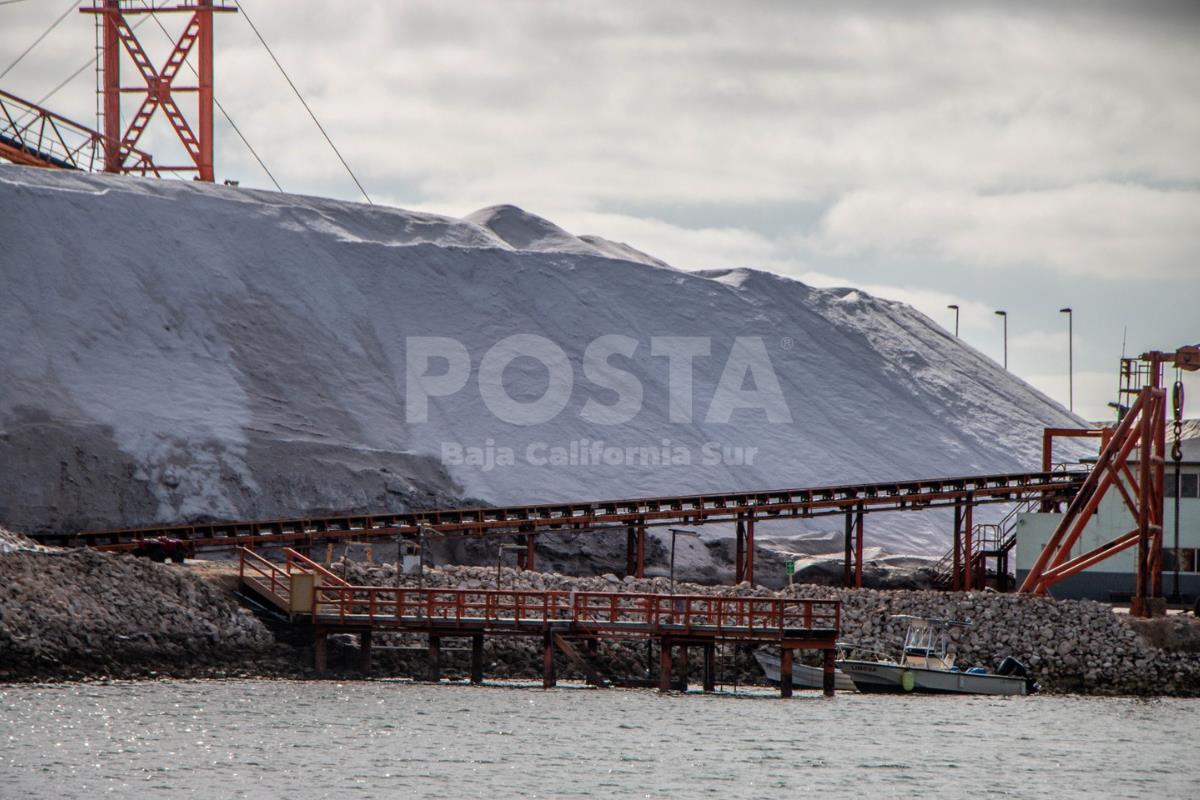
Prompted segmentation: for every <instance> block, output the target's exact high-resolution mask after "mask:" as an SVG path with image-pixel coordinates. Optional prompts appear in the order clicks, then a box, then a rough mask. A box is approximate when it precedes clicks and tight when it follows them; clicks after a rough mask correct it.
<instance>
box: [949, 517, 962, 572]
mask: <svg viewBox="0 0 1200 800" xmlns="http://www.w3.org/2000/svg"><path fill="white" fill-rule="evenodd" d="M950 586H951V588H952V589H954V591H956V592H957V591H960V590H961V589H962V502H961V501H959V500H956V501H954V572H953V579H952V580H951V584H950Z"/></svg>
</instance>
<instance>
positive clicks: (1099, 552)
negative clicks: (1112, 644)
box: [1020, 345, 1200, 616]
mask: <svg viewBox="0 0 1200 800" xmlns="http://www.w3.org/2000/svg"><path fill="white" fill-rule="evenodd" d="M1168 366H1171V367H1175V368H1176V369H1178V370H1187V371H1195V370H1198V369H1200V345H1193V346H1186V347H1181V348H1179V349H1178V350H1176V351H1175V352H1162V351H1158V350H1154V351H1151V352H1148V353H1143V354H1142V355H1141V356H1140V357H1139V358H1137V359H1123V360H1122V363H1121V379H1122V386H1121V394H1122V397H1130V398H1134V399H1133V401H1132V403H1131V405H1129V406H1128V408H1125V407H1122V408H1121V420H1120V422H1119V423H1118V424H1117V426H1116V428H1114V429H1111V430H1109V431H1105V433H1104V436H1103V439H1102V444H1101V448H1100V455H1099V456H1098V457H1097V459H1096V465H1095V467H1094V468H1093V469H1092V471H1091V474H1090V475H1088V477H1087V479H1086V480H1085V481H1084V483H1083V486H1081V487H1080V489H1079V492H1078V493H1077V494H1076V495H1075V497H1074V498H1073V499H1072V500H1071V502H1070V504H1069V505H1068V507H1067V510H1066V513H1064V514H1063V518H1062V520H1061V521H1060V522H1059V524H1058V526H1057V527H1056V528H1055V530H1054V533H1053V534H1052V535H1051V537H1050V540H1049V541H1048V542H1047V543H1046V546H1045V548H1043V550H1042V552H1041V554H1040V555H1039V556H1038V559H1037V561H1036V562H1035V563H1034V565H1033V568H1032V569H1031V570H1030V571H1029V574H1028V575H1027V576H1026V577H1025V580H1024V582H1023V583H1022V584H1021V587H1020V591H1022V592H1027V593H1032V594H1045V593H1046V592H1047V591H1048V590H1049V589H1050V587H1051V586H1053V585H1054V584H1055V583H1058V582H1059V581H1061V580H1064V579H1066V578H1069V577H1071V576H1072V575H1075V574H1077V573H1079V572H1082V571H1083V570H1085V569H1087V568H1088V567H1090V566H1092V565H1094V564H1098V563H1100V562H1101V561H1104V560H1105V559H1107V558H1109V557H1110V556H1113V555H1115V554H1116V553H1119V552H1122V551H1124V550H1126V549H1128V548H1130V547H1137V559H1136V564H1137V566H1136V577H1135V582H1134V592H1133V596H1132V599H1131V602H1130V613H1132V614H1134V615H1136V616H1153V615H1155V614H1159V613H1162V612H1163V611H1164V610H1165V606H1166V603H1165V599H1164V598H1163V591H1162V568H1163V494H1164V493H1163V479H1164V472H1165V467H1166V450H1167V448H1166V442H1167V390H1166V389H1165V388H1164V386H1163V369H1164V367H1168ZM1173 394H1174V401H1173V405H1174V409H1173V411H1174V421H1175V425H1176V431H1177V432H1178V426H1179V423H1180V420H1182V417H1183V384H1182V382H1179V381H1176V383H1175V387H1174V392H1173ZM1172 458H1174V459H1175V460H1176V461H1178V460H1179V459H1180V458H1181V454H1180V451H1179V445H1178V435H1177V436H1176V442H1175V447H1174V448H1173V452H1172ZM1131 464H1133V465H1134V468H1135V469H1136V474H1135V471H1134V468H1131V466H1130V465H1131ZM1109 491H1116V492H1119V493H1120V495H1121V499H1122V500H1123V501H1124V503H1125V505H1126V507H1127V508H1128V509H1129V511H1130V513H1131V514H1132V515H1133V518H1134V519H1135V520H1136V525H1135V526H1134V527H1133V528H1132V529H1131V530H1129V531H1128V532H1126V533H1124V534H1122V535H1120V536H1118V537H1117V538H1115V539H1112V540H1110V541H1108V542H1105V543H1103V544H1101V545H1100V546H1099V547H1096V548H1094V549H1092V550H1090V551H1088V552H1086V553H1080V554H1079V555H1075V556H1072V555H1071V551H1072V548H1073V547H1074V546H1075V545H1076V543H1077V542H1078V541H1079V538H1080V536H1081V535H1082V534H1083V530H1084V528H1085V527H1086V526H1087V524H1088V522H1089V521H1090V520H1091V519H1092V517H1093V516H1094V515H1095V514H1096V510H1097V508H1098V507H1099V505H1100V501H1101V500H1102V499H1103V498H1104V496H1105V495H1106V494H1107V493H1108V492H1109Z"/></svg>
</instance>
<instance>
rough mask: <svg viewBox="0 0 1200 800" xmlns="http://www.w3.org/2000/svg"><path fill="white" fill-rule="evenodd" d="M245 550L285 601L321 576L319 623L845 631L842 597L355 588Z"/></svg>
mask: <svg viewBox="0 0 1200 800" xmlns="http://www.w3.org/2000/svg"><path fill="white" fill-rule="evenodd" d="M240 553H241V562H240V566H239V574H240V576H241V579H242V581H243V582H246V583H252V584H253V585H255V586H256V587H258V588H259V589H261V590H262V591H264V592H268V593H270V594H271V595H272V596H273V597H274V598H275V599H276V600H277V601H278V602H279V603H280V604H281V605H283V606H289V605H290V602H291V576H292V575H293V574H296V573H307V574H315V575H317V576H318V577H319V580H317V581H314V585H313V587H312V605H311V609H312V611H311V617H312V620H313V621H314V622H318V621H320V622H331V621H337V622H339V623H343V624H345V623H356V624H368V625H376V624H378V625H393V624H399V625H402V626H409V627H411V626H413V625H422V624H437V625H438V626H441V627H446V626H450V627H454V626H457V627H471V628H478V627H480V626H484V627H487V626H493V627H510V628H512V627H520V626H526V627H528V626H530V625H533V626H537V625H545V626H549V625H550V624H551V623H556V622H565V623H572V625H573V627H575V628H576V629H578V630H586V631H588V632H594V633H605V632H613V633H615V632H621V633H623V634H630V633H633V634H651V635H658V634H663V633H675V634H686V633H688V632H689V631H695V632H704V633H705V634H717V635H721V636H761V635H763V634H767V635H779V636H780V637H782V636H784V635H785V634H786V633H790V632H795V631H814V630H840V628H841V603H840V602H839V601H837V600H808V599H791V598H776V597H770V598H762V597H718V596H710V595H689V594H651V593H632V592H569V591H538V590H520V589H443V588H429V589H426V588H409V587H392V586H355V585H352V584H350V583H348V582H346V580H344V579H343V578H341V577H339V576H337V575H335V574H334V573H332V572H330V571H329V570H328V569H326V568H325V567H323V566H321V565H320V564H318V563H316V562H315V561H313V560H312V559H310V558H307V557H305V556H303V555H301V554H300V553H298V552H296V551H295V550H292V549H291V548H287V549H285V550H284V554H285V560H284V562H283V564H277V563H275V562H272V561H269V560H267V559H265V558H263V557H262V556H260V555H258V554H257V553H255V552H254V551H252V550H249V549H247V548H241V549H240Z"/></svg>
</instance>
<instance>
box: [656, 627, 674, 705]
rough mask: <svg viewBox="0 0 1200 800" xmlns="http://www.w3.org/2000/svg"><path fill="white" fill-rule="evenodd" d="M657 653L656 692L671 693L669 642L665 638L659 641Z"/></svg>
mask: <svg viewBox="0 0 1200 800" xmlns="http://www.w3.org/2000/svg"><path fill="white" fill-rule="evenodd" d="M659 644H660V646H659V651H658V690H659V691H660V692H669V691H671V640H670V639H668V638H666V637H665V636H664V637H663V638H662V640H661V641H660V643H659Z"/></svg>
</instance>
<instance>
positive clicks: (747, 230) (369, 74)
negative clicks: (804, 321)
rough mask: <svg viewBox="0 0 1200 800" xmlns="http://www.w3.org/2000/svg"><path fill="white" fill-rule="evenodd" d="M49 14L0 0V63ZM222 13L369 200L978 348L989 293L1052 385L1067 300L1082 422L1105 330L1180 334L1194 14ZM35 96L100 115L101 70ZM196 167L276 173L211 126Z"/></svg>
mask: <svg viewBox="0 0 1200 800" xmlns="http://www.w3.org/2000/svg"><path fill="white" fill-rule="evenodd" d="M67 5H68V4H67V3H63V2H59V1H58V0H22V1H19V2H9V3H7V4H0V70H2V69H3V68H4V67H6V66H8V64H9V63H10V62H11V61H12V60H13V59H15V58H16V57H17V55H18V54H19V53H20V52H21V51H22V50H23V49H24V48H25V47H26V46H27V45H28V44H29V43H30V42H32V41H33V39H34V38H36V37H37V36H38V35H39V34H40V33H42V32H43V31H44V30H45V29H46V27H47V26H48V25H49V24H50V23H51V22H53V21H54V19H55V18H56V17H57V16H58V15H59V14H61V13H62V12H63V11H64V10H65V8H66V7H67ZM242 5H243V6H244V7H245V9H246V10H247V11H248V12H250V15H251V17H252V18H253V19H254V21H255V23H256V24H257V25H258V27H259V29H260V30H261V31H262V33H263V34H264V36H265V37H266V38H267V41H268V42H269V43H270V44H271V46H272V47H273V48H274V49H275V51H276V54H277V55H278V56H279V58H280V60H281V61H282V63H283V65H284V66H285V67H286V68H287V69H288V71H289V72H290V74H291V76H292V78H293V79H294V80H295V81H296V83H297V84H298V86H299V87H300V89H301V91H302V92H304V94H305V96H306V98H307V100H308V101H309V103H310V105H311V106H312V107H313V109H314V110H315V111H316V112H317V114H318V116H319V117H320V118H321V121H322V122H323V124H324V125H325V127H326V128H327V130H328V131H329V132H330V134H331V136H332V137H333V140H334V141H335V143H337V144H338V146H339V147H340V148H341V150H342V152H343V154H344V155H345V157H346V159H347V161H348V162H349V163H350V165H351V166H352V167H353V168H354V169H355V170H356V172H357V173H358V176H359V178H360V180H361V181H362V183H363V184H364V186H365V187H366V189H367V191H368V192H369V193H370V195H371V197H372V199H373V200H375V202H377V203H387V204H391V205H398V206H403V207H406V208H414V209H424V210H430V211H436V212H439V213H447V214H452V215H455V216H460V215H463V214H466V213H468V212H470V211H472V210H474V209H476V208H478V207H481V206H485V205H491V204H495V203H513V204H516V205H519V206H522V207H523V208H525V209H527V210H529V211H531V212H534V213H537V214H540V215H542V216H545V217H548V218H550V219H552V220H553V221H555V222H557V223H558V224H560V225H562V226H563V227H565V228H567V229H568V230H570V231H572V232H574V233H581V234H582V233H593V234H599V235H601V236H605V237H608V238H611V239H616V240H620V241H625V242H628V243H629V244H631V245H633V246H635V247H637V248H639V249H642V250H645V251H647V252H649V253H652V254H654V255H656V256H659V257H661V258H664V259H666V260H668V261H670V262H671V263H673V264H675V265H677V266H680V267H684V268H709V267H728V266H751V267H760V268H764V269H769V270H773V271H776V272H780V273H783V274H786V275H790V276H794V277H796V278H799V279H800V280H804V281H806V282H809V283H814V284H820V285H852V286H857V287H862V288H865V289H867V290H869V291H871V292H874V293H876V294H879V295H882V296H886V297H891V298H895V299H899V300H904V301H907V302H910V303H912V304H914V305H915V306H916V307H917V308H919V309H921V310H922V311H924V312H925V313H927V314H929V315H930V316H932V317H933V318H934V319H935V320H937V321H938V322H939V323H941V324H943V325H945V326H947V327H948V328H950V329H953V312H951V311H949V310H947V309H946V305H947V304H949V303H957V304H959V305H960V306H961V307H962V322H961V332H962V336H963V337H964V339H966V340H967V341H968V342H970V343H971V344H972V345H974V346H975V347H978V348H979V349H981V350H983V351H984V352H986V353H988V354H989V355H992V356H993V357H995V358H996V359H997V360H1000V358H1001V327H1000V322H999V318H998V317H996V316H995V315H994V314H993V311H994V310H996V309H1006V310H1008V312H1009V325H1010V328H1009V365H1010V367H1011V368H1012V369H1013V370H1014V371H1015V372H1016V373H1017V374H1019V375H1020V376H1021V377H1023V378H1025V379H1026V380H1029V381H1030V382H1032V383H1033V384H1034V385H1036V386H1038V387H1039V388H1041V389H1042V390H1044V391H1046V392H1047V393H1048V394H1050V395H1051V396H1053V397H1055V398H1057V399H1060V400H1061V401H1062V402H1063V403H1064V404H1065V403H1066V400H1067V380H1066V373H1067V333H1066V317H1065V315H1063V314H1060V313H1058V309H1059V308H1060V307H1062V306H1068V305H1069V306H1071V307H1073V308H1074V309H1075V311H1076V314H1075V363H1076V378H1075V392H1076V402H1075V405H1076V410H1078V411H1081V412H1082V413H1083V414H1084V415H1086V416H1089V417H1091V418H1094V419H1095V418H1107V417H1108V415H1109V413H1110V412H1109V411H1107V410H1106V409H1105V404H1106V403H1107V402H1108V401H1109V400H1112V399H1114V396H1115V389H1116V383H1117V377H1116V367H1117V359H1118V358H1119V357H1120V355H1121V350H1122V340H1123V337H1125V336H1126V331H1127V344H1126V349H1127V350H1128V351H1129V352H1131V353H1137V352H1141V351H1142V350H1145V349H1148V348H1167V347H1174V346H1177V345H1180V344H1184V343H1196V342H1198V341H1200V312H1198V311H1197V308H1198V305H1200V304H1198V300H1200V148H1198V143H1200V3H1196V2H1177V3H1153V2H1137V3H1134V2H1128V3H1105V2H1080V3H1028V4H1025V3H1014V2H1005V3H984V2H980V3H968V2H956V3H948V4H941V3H929V2H920V3H916V2H914V3H900V2H879V3H862V4H854V3H822V4H817V3H800V2H779V3H742V2H739V3H729V2H696V0H688V2H645V1H641V2H621V1H619V0H604V2H553V3H552V2H544V3H532V2H515V1H511V0H491V1H490V2H469V1H468V0H453V2H449V1H447V0H427V1H422V2H417V1H416V0H376V1H374V2H372V1H370V0H358V1H357V2H354V3H345V2H336V3H335V2H328V0H322V1H320V2H318V1H317V0H247V1H246V2H245V3H243V4H242ZM241 16H242V15H225V16H222V17H220V18H219V20H218V28H217V36H216V42H217V44H216V48H217V56H216V63H217V67H216V71H217V98H218V100H219V101H220V102H221V103H222V104H223V105H224V106H225V107H226V109H227V110H228V111H229V113H230V114H231V116H232V117H233V119H234V121H235V122H236V123H237V125H238V126H239V127H240V128H241V129H242V131H243V132H244V133H245V135H246V136H247V138H248V139H249V140H250V142H251V144H253V145H254V146H255V147H256V148H257V149H258V150H259V153H260V154H261V155H262V156H263V158H264V160H265V161H266V163H267V166H268V167H269V168H270V169H271V171H272V172H273V173H274V175H275V177H276V179H277V180H278V181H279V183H280V184H281V185H282V186H283V188H284V189H285V190H286V191H291V192H302V193H309V194H319V195H327V196H333V197H341V198H347V199H355V198H356V197H358V198H360V197H361V195H359V194H358V191H357V189H356V187H355V186H354V184H353V182H352V181H351V180H350V178H349V177H348V176H347V175H346V173H345V171H344V170H343V169H342V167H341V166H340V164H339V163H338V162H337V160H336V159H335V158H334V156H333V155H332V153H331V152H330V151H329V149H328V146H327V145H326V144H325V142H324V141H323V140H322V139H321V137H320V134H319V132H318V131H317V130H316V128H315V127H314V126H313V124H312V123H311V121H310V120H309V119H308V118H307V116H306V115H305V113H304V110H303V108H302V107H301V106H300V104H299V102H298V101H297V100H296V98H295V96H294V95H292V94H291V92H290V90H289V89H288V87H287V84H286V83H285V82H284V80H283V78H282V77H281V76H280V74H279V73H278V72H277V71H276V70H275V67H274V65H273V64H272V63H271V61H270V59H269V57H268V56H267V54H266V52H265V51H264V50H263V49H262V47H261V46H260V45H259V44H258V42H257V40H256V39H255V38H254V36H253V33H252V32H251V31H250V29H249V27H248V25H247V24H246V20H245V19H244V18H239V17H241ZM162 19H163V20H164V24H165V25H166V26H167V27H168V28H169V29H170V30H172V31H175V30H177V29H178V26H179V25H180V24H181V22H182V19H181V17H179V16H178V15H164V16H163V17H162ZM139 35H141V37H142V38H143V40H145V41H146V42H148V43H153V44H155V45H156V46H157V45H161V44H163V43H165V42H166V37H165V35H164V34H163V32H162V31H160V30H158V29H157V28H156V27H155V23H154V22H153V21H151V22H148V23H146V24H145V25H144V26H143V27H142V28H140V29H139ZM93 45H94V41H93V29H92V22H91V18H90V17H85V16H83V15H78V14H71V15H70V16H69V17H68V18H67V19H66V20H65V21H64V22H63V23H62V24H61V25H59V26H58V28H56V29H55V30H54V31H53V32H52V33H51V34H50V35H49V36H48V37H47V38H46V39H45V40H44V41H43V42H42V43H41V44H40V45H39V46H38V47H37V48H36V49H35V50H34V51H33V52H32V53H30V55H29V56H28V57H26V58H25V59H24V60H23V61H21V63H20V64H19V65H18V66H17V67H16V68H14V69H13V70H12V71H11V72H10V73H9V74H8V75H6V76H5V77H4V78H3V79H2V80H0V88H3V89H5V90H7V91H9V92H12V93H14V94H17V95H20V96H23V97H27V98H30V99H33V100H36V99H39V98H41V97H42V96H43V95H44V94H46V93H47V92H49V91H50V90H51V89H53V88H54V87H55V86H56V85H57V84H58V83H59V82H60V81H62V80H63V79H64V78H66V77H67V76H68V75H70V74H71V72H72V71H74V70H75V69H76V68H78V67H80V66H82V65H83V64H84V63H85V62H86V61H87V60H88V59H89V58H91V56H92V52H93V51H92V48H93ZM162 55H163V53H162V52H161V51H160V52H158V53H156V54H155V56H156V61H158V60H161V58H162ZM126 68H127V69H129V70H132V67H131V66H130V65H129V62H128V61H127V62H126ZM129 74H130V77H131V78H132V76H133V73H132V71H130V73H129ZM47 105H49V106H50V107H51V108H53V109H55V110H56V111H58V112H60V113H63V114H65V115H67V116H73V117H76V118H79V119H81V121H84V122H88V123H91V122H92V121H93V120H94V118H95V97H94V74H93V72H92V71H91V70H84V72H83V73H82V74H81V75H80V76H79V77H78V78H77V79H76V80H74V81H72V82H71V83H69V84H68V85H67V86H66V87H65V88H63V89H62V90H61V91H59V92H58V93H57V94H55V95H54V96H53V97H52V98H51V99H50V100H49V101H47ZM168 136H169V134H168V135H162V131H161V130H152V131H149V132H148V134H147V137H146V138H145V139H144V140H143V141H144V142H145V144H146V145H148V149H151V150H153V151H154V152H156V153H159V152H167V151H168V146H167V145H168ZM216 158H217V172H218V180H220V179H223V178H235V179H238V180H240V181H241V182H242V185H244V186H257V187H263V188H270V186H271V184H270V182H269V181H268V179H267V178H266V176H265V175H264V174H263V172H262V171H261V169H260V168H259V167H258V166H257V165H256V164H255V162H254V161H253V159H252V158H251V156H250V155H249V153H248V152H247V150H246V149H245V147H244V146H243V145H242V144H241V142H240V141H239V140H238V139H237V137H236V135H235V134H234V133H233V131H232V130H231V129H230V128H229V126H228V125H227V124H226V123H225V121H224V120H222V119H220V118H219V117H218V127H217V156H216ZM1189 388H1190V389H1191V392H1190V396H1191V397H1192V398H1194V399H1193V400H1192V408H1193V411H1192V416H1195V415H1196V412H1195V410H1194V409H1196V408H1200V406H1197V405H1196V403H1200V380H1191V381H1190V382H1189Z"/></svg>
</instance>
